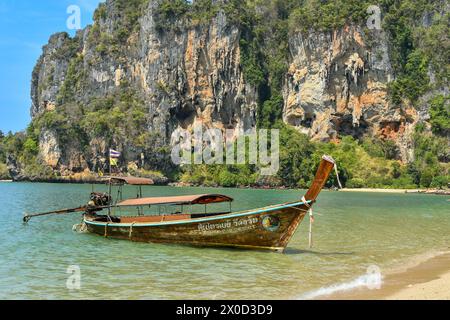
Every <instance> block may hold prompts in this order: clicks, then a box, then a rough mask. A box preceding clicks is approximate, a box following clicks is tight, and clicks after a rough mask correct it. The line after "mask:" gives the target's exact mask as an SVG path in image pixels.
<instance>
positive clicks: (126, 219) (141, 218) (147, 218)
mask: <svg viewBox="0 0 450 320" xmlns="http://www.w3.org/2000/svg"><path fill="white" fill-rule="evenodd" d="M190 218H191V215H190V214H176V215H167V216H139V217H121V218H120V223H133V222H136V223H147V222H165V221H176V220H187V219H190Z"/></svg>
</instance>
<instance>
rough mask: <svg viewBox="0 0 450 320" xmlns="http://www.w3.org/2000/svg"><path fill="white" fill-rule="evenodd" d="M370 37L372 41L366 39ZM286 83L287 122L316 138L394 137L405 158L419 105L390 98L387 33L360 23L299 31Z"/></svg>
mask: <svg viewBox="0 0 450 320" xmlns="http://www.w3.org/2000/svg"><path fill="white" fill-rule="evenodd" d="M369 36H370V37H372V41H371V43H373V44H372V46H371V47H369V46H368V45H367V44H366V42H367V41H366V39H367V38H368V37H369ZM289 46H290V52H291V63H290V67H289V72H288V74H287V76H286V83H285V86H284V98H285V105H284V112H283V118H284V121H285V122H286V123H288V124H290V125H293V126H295V127H296V128H297V129H298V130H299V131H301V132H304V133H306V134H308V135H310V136H311V137H312V138H313V139H316V140H320V141H330V140H334V139H337V138H338V135H352V136H354V137H357V138H360V137H362V136H363V135H365V134H368V135H373V136H379V137H382V138H388V139H395V140H396V141H397V142H399V147H400V151H401V156H402V158H403V160H405V161H406V160H408V159H409V154H408V153H407V149H408V147H409V142H408V139H409V136H410V131H411V128H412V126H413V124H414V123H415V122H416V121H417V119H418V116H417V114H416V112H415V110H414V109H413V108H412V107H410V108H405V109H402V108H400V107H395V106H393V105H391V104H390V103H389V100H388V96H387V85H388V83H389V82H390V81H392V80H393V79H394V76H393V71H392V68H391V64H390V59H389V55H388V42H387V37H386V35H385V34H384V33H383V32H373V33H372V34H371V35H366V34H364V32H363V31H362V30H361V29H360V28H359V27H356V26H349V27H346V28H344V29H342V30H336V31H334V32H330V33H311V34H309V35H307V36H306V37H305V36H303V35H302V34H295V35H293V36H291V38H290V39H289Z"/></svg>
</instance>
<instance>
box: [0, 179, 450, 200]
mask: <svg viewBox="0 0 450 320" xmlns="http://www.w3.org/2000/svg"><path fill="white" fill-rule="evenodd" d="M104 181H105V180H102V178H100V177H89V178H82V179H79V178H73V177H67V178H59V179H58V178H55V179H36V180H28V179H24V180H19V181H14V180H0V182H18V183H20V182H26V183H54V184H70V183H72V184H104ZM155 185H157V186H169V187H174V188H184V187H189V188H228V187H222V186H202V185H192V184H188V183H182V182H166V183H160V182H159V183H155ZM231 189H256V190H303V189H300V188H291V187H287V186H279V187H271V186H239V187H233V188H231ZM324 191H334V192H338V191H339V192H361V193H393V194H411V193H417V194H428V195H444V196H450V189H382V188H343V189H340V190H336V189H324Z"/></svg>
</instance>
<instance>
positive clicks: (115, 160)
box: [109, 158, 117, 167]
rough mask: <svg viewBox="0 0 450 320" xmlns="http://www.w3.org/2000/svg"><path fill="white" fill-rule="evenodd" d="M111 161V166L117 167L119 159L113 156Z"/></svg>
mask: <svg viewBox="0 0 450 320" xmlns="http://www.w3.org/2000/svg"><path fill="white" fill-rule="evenodd" d="M109 163H110V164H111V166H113V167H117V159H114V158H111V159H109Z"/></svg>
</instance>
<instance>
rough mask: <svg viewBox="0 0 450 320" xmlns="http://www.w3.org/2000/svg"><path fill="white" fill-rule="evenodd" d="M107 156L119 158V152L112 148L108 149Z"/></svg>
mask: <svg viewBox="0 0 450 320" xmlns="http://www.w3.org/2000/svg"><path fill="white" fill-rule="evenodd" d="M109 157H110V158H112V159H119V158H120V152H119V151H116V150H113V149H109Z"/></svg>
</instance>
